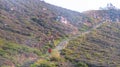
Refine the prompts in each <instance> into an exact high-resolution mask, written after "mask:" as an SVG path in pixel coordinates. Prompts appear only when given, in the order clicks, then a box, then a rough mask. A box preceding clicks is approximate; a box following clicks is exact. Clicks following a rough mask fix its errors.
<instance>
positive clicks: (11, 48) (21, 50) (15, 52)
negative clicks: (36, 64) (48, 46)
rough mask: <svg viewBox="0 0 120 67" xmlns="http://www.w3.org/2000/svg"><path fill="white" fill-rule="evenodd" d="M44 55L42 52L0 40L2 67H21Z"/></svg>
mask: <svg viewBox="0 0 120 67" xmlns="http://www.w3.org/2000/svg"><path fill="white" fill-rule="evenodd" d="M41 55H42V52H40V50H38V49H35V48H30V47H28V46H25V45H19V44H16V43H14V42H10V41H6V40H3V39H0V66H1V67H2V66H5V67H6V66H11V65H15V66H20V65H22V64H23V63H25V62H27V61H34V60H35V59H37V58H38V57H39V56H41Z"/></svg>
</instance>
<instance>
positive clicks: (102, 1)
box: [45, 0, 120, 12]
mask: <svg viewBox="0 0 120 67" xmlns="http://www.w3.org/2000/svg"><path fill="white" fill-rule="evenodd" d="M45 2H47V3H50V4H54V5H56V6H60V7H63V8H67V9H71V10H74V11H78V12H83V11H87V10H97V9H99V7H105V6H106V5H107V3H112V4H113V5H114V6H116V7H117V8H120V0H45Z"/></svg>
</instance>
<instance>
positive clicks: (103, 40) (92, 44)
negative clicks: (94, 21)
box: [62, 23, 120, 67]
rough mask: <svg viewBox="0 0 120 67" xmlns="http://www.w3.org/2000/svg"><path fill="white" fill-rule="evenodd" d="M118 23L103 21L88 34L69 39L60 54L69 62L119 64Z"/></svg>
mask: <svg viewBox="0 0 120 67" xmlns="http://www.w3.org/2000/svg"><path fill="white" fill-rule="evenodd" d="M119 42H120V23H105V24H103V25H102V26H101V27H100V28H98V29H97V30H93V32H91V33H90V34H87V35H83V36H81V37H78V38H77V39H74V40H71V41H70V42H69V46H68V47H67V49H65V50H63V52H62V55H63V56H64V57H65V58H66V59H68V60H70V61H71V62H75V61H82V62H85V63H87V64H90V65H96V66H106V67H108V66H109V67H117V66H118V67H119V66H120V62H119V61H120V59H119V58H120V53H119V51H120V49H119V48H120V43H119Z"/></svg>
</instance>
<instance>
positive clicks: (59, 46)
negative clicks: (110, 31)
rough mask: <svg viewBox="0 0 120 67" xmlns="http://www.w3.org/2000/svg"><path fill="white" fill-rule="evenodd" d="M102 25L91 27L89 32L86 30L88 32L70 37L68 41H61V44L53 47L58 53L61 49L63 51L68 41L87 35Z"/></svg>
mask: <svg viewBox="0 0 120 67" xmlns="http://www.w3.org/2000/svg"><path fill="white" fill-rule="evenodd" d="M103 23H105V22H101V23H99V24H97V25H96V26H94V27H92V28H91V29H90V30H88V31H85V32H83V33H79V34H78V35H75V36H73V37H70V38H68V39H66V40H63V41H61V42H60V43H59V44H58V45H57V46H56V47H55V49H56V50H58V51H60V50H62V49H65V47H67V44H68V42H69V40H72V39H75V38H77V37H79V36H81V35H85V34H89V33H90V32H91V31H92V30H94V29H97V28H98V27H100V26H101V25H102V24H103Z"/></svg>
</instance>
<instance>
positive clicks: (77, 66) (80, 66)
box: [75, 62, 88, 67]
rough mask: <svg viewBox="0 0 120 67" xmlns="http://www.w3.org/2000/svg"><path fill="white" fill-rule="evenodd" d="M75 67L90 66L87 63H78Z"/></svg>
mask: <svg viewBox="0 0 120 67" xmlns="http://www.w3.org/2000/svg"><path fill="white" fill-rule="evenodd" d="M75 67H88V65H87V64H86V63H83V62H78V63H77V64H76V65H75Z"/></svg>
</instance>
